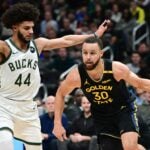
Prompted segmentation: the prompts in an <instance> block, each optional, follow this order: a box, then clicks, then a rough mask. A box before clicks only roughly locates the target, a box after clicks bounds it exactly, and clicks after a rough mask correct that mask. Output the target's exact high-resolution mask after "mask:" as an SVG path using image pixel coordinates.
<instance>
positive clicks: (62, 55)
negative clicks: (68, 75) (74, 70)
mask: <svg viewBox="0 0 150 150" xmlns="http://www.w3.org/2000/svg"><path fill="white" fill-rule="evenodd" d="M74 64H75V62H74V60H73V59H72V58H70V56H69V53H68V51H67V49H66V48H60V49H58V51H57V55H56V57H55V58H54V61H53V62H52V63H51V64H49V66H48V67H49V69H55V70H57V71H58V72H59V74H61V73H62V72H64V71H66V70H67V69H68V68H70V67H71V66H73V65H74Z"/></svg>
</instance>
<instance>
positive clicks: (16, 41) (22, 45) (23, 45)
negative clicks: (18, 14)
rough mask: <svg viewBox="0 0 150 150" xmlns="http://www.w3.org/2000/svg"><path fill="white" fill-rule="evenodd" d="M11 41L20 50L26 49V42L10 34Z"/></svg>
mask: <svg viewBox="0 0 150 150" xmlns="http://www.w3.org/2000/svg"><path fill="white" fill-rule="evenodd" d="M11 39H12V41H13V42H14V44H15V45H16V47H17V48H19V49H20V50H21V51H26V50H27V49H28V43H25V42H22V41H21V40H19V39H18V38H17V37H15V36H12V38H11Z"/></svg>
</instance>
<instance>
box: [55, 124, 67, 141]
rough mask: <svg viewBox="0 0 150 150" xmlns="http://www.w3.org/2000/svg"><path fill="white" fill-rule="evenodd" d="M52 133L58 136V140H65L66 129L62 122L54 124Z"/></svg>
mask: <svg viewBox="0 0 150 150" xmlns="http://www.w3.org/2000/svg"><path fill="white" fill-rule="evenodd" d="M53 134H54V135H55V136H56V138H58V139H59V140H60V141H64V140H67V136H66V130H65V129H64V127H63V126H62V124H58V123H57V124H54V129H53Z"/></svg>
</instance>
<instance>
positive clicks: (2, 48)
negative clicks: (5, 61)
mask: <svg viewBox="0 0 150 150" xmlns="http://www.w3.org/2000/svg"><path fill="white" fill-rule="evenodd" d="M10 52H11V51H10V48H9V46H8V45H7V43H6V42H5V41H1V40H0V53H1V54H3V55H4V56H5V58H7V57H8V56H9V55H10Z"/></svg>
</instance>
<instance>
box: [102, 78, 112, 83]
mask: <svg viewBox="0 0 150 150" xmlns="http://www.w3.org/2000/svg"><path fill="white" fill-rule="evenodd" d="M110 81H111V79H108V80H105V81H102V84H106V83H108V82H110Z"/></svg>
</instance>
